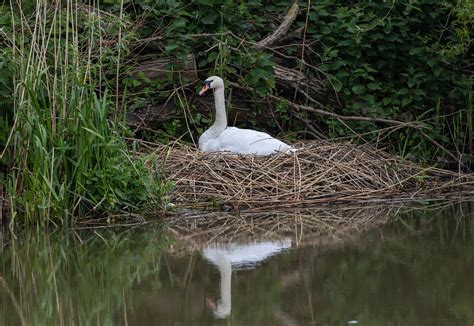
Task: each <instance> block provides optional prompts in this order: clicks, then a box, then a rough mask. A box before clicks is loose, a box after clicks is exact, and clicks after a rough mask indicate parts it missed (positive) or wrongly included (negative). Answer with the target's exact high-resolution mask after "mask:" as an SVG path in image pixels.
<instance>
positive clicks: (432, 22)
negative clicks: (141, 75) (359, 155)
mask: <svg viewBox="0 0 474 326" xmlns="http://www.w3.org/2000/svg"><path fill="white" fill-rule="evenodd" d="M308 4H310V5H311V6H310V7H309V8H308V7H306V6H307V5H308ZM288 6H289V4H288V2H287V1H257V0H255V1H245V2H244V1H227V0H196V1H192V2H180V1H148V0H141V1H135V2H134V6H131V5H130V6H129V7H127V6H126V8H129V9H128V10H129V12H130V14H131V15H132V16H134V17H135V18H134V19H136V20H139V21H140V22H141V25H140V29H137V36H138V37H140V38H141V39H145V38H147V37H150V36H159V37H158V38H156V39H155V40H154V41H152V42H151V43H148V44H147V45H146V46H145V51H147V50H148V51H152V52H153V53H154V55H155V56H170V55H172V56H186V55H188V54H189V53H194V54H195V55H196V56H197V64H198V69H199V71H201V72H202V73H201V74H200V77H202V78H205V77H206V75H207V74H220V75H223V76H225V77H226V78H227V80H232V81H236V82H239V83H241V84H243V85H246V86H250V87H252V88H253V89H254V90H255V93H254V94H253V97H252V99H253V100H254V107H255V108H256V112H260V111H259V110H261V109H262V104H260V103H261V102H262V101H260V99H261V97H263V96H264V95H265V94H269V93H278V92H279V89H275V75H274V71H273V66H274V64H275V63H278V64H282V65H284V66H286V67H289V68H294V69H300V70H301V71H303V72H304V73H306V74H307V75H308V76H310V78H314V79H321V80H322V81H324V83H325V84H326V85H327V88H328V90H327V99H326V102H325V103H323V104H325V105H324V106H323V108H324V109H325V110H328V111H334V112H337V113H339V114H342V115H355V116H363V117H369V118H389V119H394V120H397V121H401V122H413V121H416V122H418V123H419V125H420V126H423V128H421V129H420V128H410V127H406V125H405V127H400V125H395V126H393V125H387V124H383V123H382V124H381V123H380V122H378V121H372V122H371V121H357V120H355V121H347V122H343V121H341V120H338V119H335V118H332V117H328V116H324V115H322V116H321V115H314V114H306V117H307V118H308V119H309V120H311V121H312V122H313V124H314V125H315V126H316V128H319V130H320V131H322V133H324V134H326V135H327V136H329V137H336V136H348V135H349V136H354V135H357V136H358V135H360V134H365V133H368V134H366V135H365V138H366V139H371V140H377V141H379V142H381V143H382V144H383V145H384V146H389V148H392V149H393V150H394V151H396V152H398V153H399V154H401V155H406V154H409V153H411V154H413V156H415V157H417V158H418V159H428V160H429V159H433V158H434V157H435V156H436V158H437V159H438V160H442V159H443V158H445V159H448V160H451V161H453V159H456V161H460V162H464V163H465V164H467V165H469V164H472V148H473V141H472V139H473V136H474V135H473V126H472V120H473V108H472V102H473V100H472V98H473V97H472V94H473V93H472V92H473V90H472V55H471V48H472V39H473V31H474V28H473V15H474V14H473V12H474V8H473V7H474V5H473V4H472V2H470V1H466V0H460V1H435V0H419V1H408V0H402V1H357V2H353V1H347V0H346V1H329V0H328V1H312V2H304V1H300V8H301V11H300V14H299V15H298V17H297V19H296V22H295V23H294V24H293V26H292V28H291V29H290V32H289V33H288V35H285V39H284V40H282V41H281V43H280V44H277V45H275V46H273V47H269V48H267V49H265V50H264V51H260V50H257V49H255V48H254V47H253V45H254V44H255V42H257V41H259V40H261V39H263V38H264V37H265V35H267V34H269V33H271V32H272V31H273V30H274V29H276V27H277V26H278V24H279V23H280V21H281V19H282V16H283V14H284V13H285V12H286V10H287V9H288ZM110 8H111V9H113V8H114V7H113V6H111V7H110ZM132 8H133V10H132ZM216 8H217V9H216ZM138 17H139V18H138ZM150 82H151V84H147V81H146V80H140V81H139V84H140V89H141V90H145V97H147V100H145V102H146V103H148V104H152V105H153V104H156V103H160V102H161V103H162V102H163V101H164V100H166V99H167V97H168V96H169V95H170V94H172V91H170V92H162V93H158V94H157V92H156V88H155V87H158V88H161V89H162V90H163V89H166V87H164V86H163V81H160V84H157V83H156V82H153V81H150ZM137 84H138V83H137ZM182 84H183V82H182V81H181V83H180V85H179V86H181V85H182ZM150 85H151V87H150V88H147V86H150ZM174 86H175V87H177V86H176V81H175V85H174ZM147 91H149V92H147ZM287 95H288V94H287ZM288 97H289V98H290V99H291V100H292V101H296V102H299V103H303V104H307V105H310V106H314V107H318V106H320V105H319V104H318V103H316V101H312V99H311V98H305V97H304V96H299V98H297V99H295V98H294V97H293V94H289V96H288ZM288 97H287V98H288ZM143 98H144V96H143V95H141V99H142V100H143ZM130 100H131V102H133V101H135V99H134V98H130ZM142 105H143V103H142ZM266 105H268V103H265V106H266ZM270 109H273V110H275V111H276V113H278V114H279V115H278V119H279V121H277V122H278V124H279V125H283V126H284V127H285V130H286V132H289V131H290V132H291V131H299V130H301V129H304V126H302V125H301V124H299V123H296V122H293V123H285V121H291V119H292V115H293V113H294V112H293V110H292V109H290V108H289V107H288V106H286V105H284V103H274V106H273V107H272V108H270ZM177 111H179V112H183V108H182V105H180V104H179V105H178V108H177ZM194 112H196V113H195V114H194V116H193V117H192V119H191V121H192V122H193V123H195V124H196V125H195V126H196V127H197V128H199V127H201V128H203V127H205V126H206V125H207V124H208V123H209V120H208V119H203V118H202V115H201V114H200V113H197V112H198V111H194ZM201 113H202V112H201ZM181 118H182V119H184V117H183V116H181ZM240 122H241V121H240ZM246 123H247V125H249V124H254V125H258V124H260V125H259V127H260V128H272V127H274V130H273V131H274V132H276V131H278V129H277V128H276V125H277V124H276V123H273V124H272V123H271V122H270V123H269V122H268V121H265V122H262V121H258V119H250V120H249V121H247V122H246ZM262 123H263V125H262ZM176 125H177V122H176V121H174V123H173V124H168V125H165V128H164V129H165V131H166V132H168V133H171V134H173V135H174V136H176V137H178V136H180V135H181V134H183V133H185V132H186V124H185V123H184V121H182V122H181V123H180V124H179V126H181V128H179V127H178V128H176ZM388 127H389V129H388V130H387V129H385V128H388ZM381 130H382V131H381ZM448 150H449V151H450V152H452V153H454V154H453V155H451V156H449V155H447V154H446V151H448Z"/></svg>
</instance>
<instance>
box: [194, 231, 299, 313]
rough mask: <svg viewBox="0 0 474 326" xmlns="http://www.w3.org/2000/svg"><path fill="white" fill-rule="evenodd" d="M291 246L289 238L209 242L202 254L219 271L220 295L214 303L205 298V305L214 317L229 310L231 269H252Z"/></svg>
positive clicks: (230, 304)
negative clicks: (228, 242)
mask: <svg viewBox="0 0 474 326" xmlns="http://www.w3.org/2000/svg"><path fill="white" fill-rule="evenodd" d="M289 248H291V240H290V239H283V240H279V241H265V242H254V243H247V244H210V245H207V246H206V247H205V248H204V249H203V251H202V255H203V256H204V258H205V259H206V260H207V261H208V262H210V263H211V264H212V265H214V266H215V267H216V268H217V269H218V270H219V273H220V278H221V280H220V296H221V298H220V299H219V300H218V301H217V303H215V302H214V301H213V300H211V299H208V300H207V306H208V307H209V308H210V309H211V310H212V312H213V314H214V317H215V318H219V319H222V318H227V317H229V316H230V312H231V306H232V303H231V276H232V269H234V270H242V269H252V268H255V267H256V266H258V265H259V264H260V263H262V262H264V261H265V260H267V259H268V258H270V257H271V256H274V255H276V254H278V253H281V252H282V251H284V250H287V249H289Z"/></svg>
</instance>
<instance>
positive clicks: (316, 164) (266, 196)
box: [157, 141, 474, 211]
mask: <svg viewBox="0 0 474 326" xmlns="http://www.w3.org/2000/svg"><path fill="white" fill-rule="evenodd" d="M295 147H296V148H297V149H298V150H297V151H296V152H295V153H292V154H284V153H278V154H275V155H271V156H266V157H265V156H242V155H231V154H224V153H216V154H208V153H202V152H200V151H199V150H197V149H195V148H193V147H190V146H186V145H183V144H174V145H171V146H170V145H168V146H164V145H163V146H160V147H158V149H157V155H158V158H159V160H160V163H161V164H162V173H163V176H164V178H165V179H167V180H171V181H172V182H173V183H174V188H173V191H172V193H171V195H170V196H171V198H170V199H171V202H172V203H174V204H176V205H178V206H180V207H189V208H203V207H221V208H223V207H225V208H229V209H253V210H254V211H255V210H258V209H268V208H276V207H279V208H282V207H285V208H294V207H305V206H314V205H320V204H327V203H342V202H346V203H348V202H361V201H364V202H366V201H380V200H407V199H410V200H411V199H414V198H416V199H420V198H433V197H435V198H440V197H442V196H445V197H450V198H453V197H459V196H472V195H474V175H472V174H463V173H457V172H452V171H447V170H442V169H437V168H433V167H428V168H425V167H421V166H418V165H416V164H413V163H411V162H407V161H405V160H402V159H401V158H400V157H397V156H394V155H390V154H388V153H387V152H385V151H383V150H381V149H377V148H375V147H373V146H370V145H362V146H360V145H354V144H351V143H343V144H337V143H333V142H328V141H313V142H307V143H300V144H297V145H296V146H295Z"/></svg>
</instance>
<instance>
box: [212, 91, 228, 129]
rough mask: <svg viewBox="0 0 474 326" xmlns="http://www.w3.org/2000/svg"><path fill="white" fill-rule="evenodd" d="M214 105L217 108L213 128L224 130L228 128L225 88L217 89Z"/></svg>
mask: <svg viewBox="0 0 474 326" xmlns="http://www.w3.org/2000/svg"><path fill="white" fill-rule="evenodd" d="M214 103H215V107H216V121H215V122H214V125H213V126H214V128H218V129H222V130H224V129H225V128H226V127H227V115H226V112H225V98H224V88H217V89H215V90H214Z"/></svg>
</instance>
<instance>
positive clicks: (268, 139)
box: [213, 127, 291, 155]
mask: <svg viewBox="0 0 474 326" xmlns="http://www.w3.org/2000/svg"><path fill="white" fill-rule="evenodd" d="M213 145H214V147H218V148H219V149H217V148H216V150H219V151H228V152H232V153H237V154H256V155H270V154H273V153H275V152H286V151H288V150H289V149H290V148H291V147H290V146H288V145H287V144H285V143H284V142H282V141H280V140H278V139H276V138H274V137H272V136H270V135H269V134H267V133H264V132H260V131H256V130H251V129H240V128H235V127H229V128H226V129H225V130H224V131H223V132H222V133H221V134H220V135H219V137H217V138H216V143H214V144H213Z"/></svg>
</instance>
